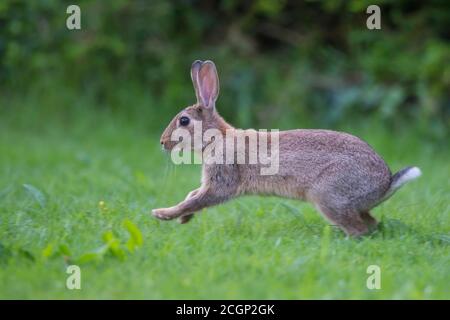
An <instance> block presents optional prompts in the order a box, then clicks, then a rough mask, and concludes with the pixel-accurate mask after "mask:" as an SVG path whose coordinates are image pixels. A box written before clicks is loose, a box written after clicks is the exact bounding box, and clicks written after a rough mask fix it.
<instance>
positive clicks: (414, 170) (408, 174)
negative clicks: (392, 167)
mask: <svg viewBox="0 0 450 320" xmlns="http://www.w3.org/2000/svg"><path fill="white" fill-rule="evenodd" d="M421 175H422V171H420V169H419V168H418V167H407V168H404V169H402V170H400V171H399V172H397V173H396V174H394V175H393V176H392V182H391V186H390V187H389V189H388V190H387V191H386V193H385V195H384V197H383V198H382V199H381V201H380V202H383V201H384V200H386V199H388V198H389V197H390V196H392V195H393V194H394V192H395V191H397V190H398V189H399V188H400V187H401V186H403V185H404V184H405V183H407V182H409V181H411V180H414V179H417V178H418V177H420V176H421Z"/></svg>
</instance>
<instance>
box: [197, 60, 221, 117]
mask: <svg viewBox="0 0 450 320" xmlns="http://www.w3.org/2000/svg"><path fill="white" fill-rule="evenodd" d="M197 81H198V88H199V98H200V100H199V102H200V103H201V104H202V105H203V106H204V107H205V108H211V109H214V106H215V103H216V99H217V96H218V95H219V77H218V75H217V70H216V66H215V64H214V62H212V61H209V60H207V61H205V62H203V63H202V65H201V67H200V71H199V72H198V79H197Z"/></svg>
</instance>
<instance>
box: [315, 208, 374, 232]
mask: <svg viewBox="0 0 450 320" xmlns="http://www.w3.org/2000/svg"><path fill="white" fill-rule="evenodd" d="M317 207H318V209H319V210H320V211H321V212H322V213H323V215H324V216H325V217H326V218H327V219H328V220H330V221H331V222H332V223H334V224H336V225H337V226H338V227H340V228H341V229H342V230H343V231H344V232H345V233H346V234H347V235H348V236H352V237H360V236H363V235H365V234H368V233H369V232H370V229H369V226H368V224H367V223H366V221H365V220H364V219H363V217H362V216H361V214H360V213H359V212H358V211H357V210H355V209H350V208H339V209H334V208H331V207H330V206H327V205H324V204H317Z"/></svg>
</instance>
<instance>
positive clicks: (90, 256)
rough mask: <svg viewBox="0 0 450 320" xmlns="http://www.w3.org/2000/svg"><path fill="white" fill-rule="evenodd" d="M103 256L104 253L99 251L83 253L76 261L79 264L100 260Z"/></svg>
mask: <svg viewBox="0 0 450 320" xmlns="http://www.w3.org/2000/svg"><path fill="white" fill-rule="evenodd" d="M102 258H103V254H99V253H97V252H88V253H84V254H82V255H81V256H80V257H79V258H78V259H76V262H77V263H79V264H82V263H87V262H92V261H100V260H101V259H102Z"/></svg>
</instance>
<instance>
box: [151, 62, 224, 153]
mask: <svg viewBox="0 0 450 320" xmlns="http://www.w3.org/2000/svg"><path fill="white" fill-rule="evenodd" d="M191 78H192V83H193V85H194V89H195V94H196V96H197V103H196V104H194V105H192V106H189V107H187V108H185V109H183V110H182V111H181V112H180V113H178V114H177V115H176V116H175V117H174V118H173V119H172V121H171V122H170V123H169V125H168V126H167V128H166V129H165V130H164V132H163V134H162V135H161V139H160V143H161V145H162V146H163V148H164V149H165V150H166V151H170V150H172V148H173V147H174V146H175V145H177V144H179V142H178V141H172V133H173V132H174V131H175V130H177V129H179V128H182V129H185V130H187V131H188V132H189V134H190V136H191V137H192V139H191V140H192V141H193V139H194V125H195V126H197V128H200V127H201V136H202V137H203V133H204V132H205V131H206V130H208V129H212V128H214V129H218V130H220V131H221V132H223V133H225V131H226V129H228V128H229V127H230V126H229V125H228V124H227V123H226V122H225V121H224V120H223V119H222V118H221V117H220V115H219V114H218V113H217V111H216V106H215V104H216V99H217V96H218V95H219V77H218V75H217V70H216V66H215V65H214V62H212V61H209V60H208V61H200V60H196V61H194V63H193V64H192V67H191ZM194 145H195V144H193V143H191V149H193V147H194Z"/></svg>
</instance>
